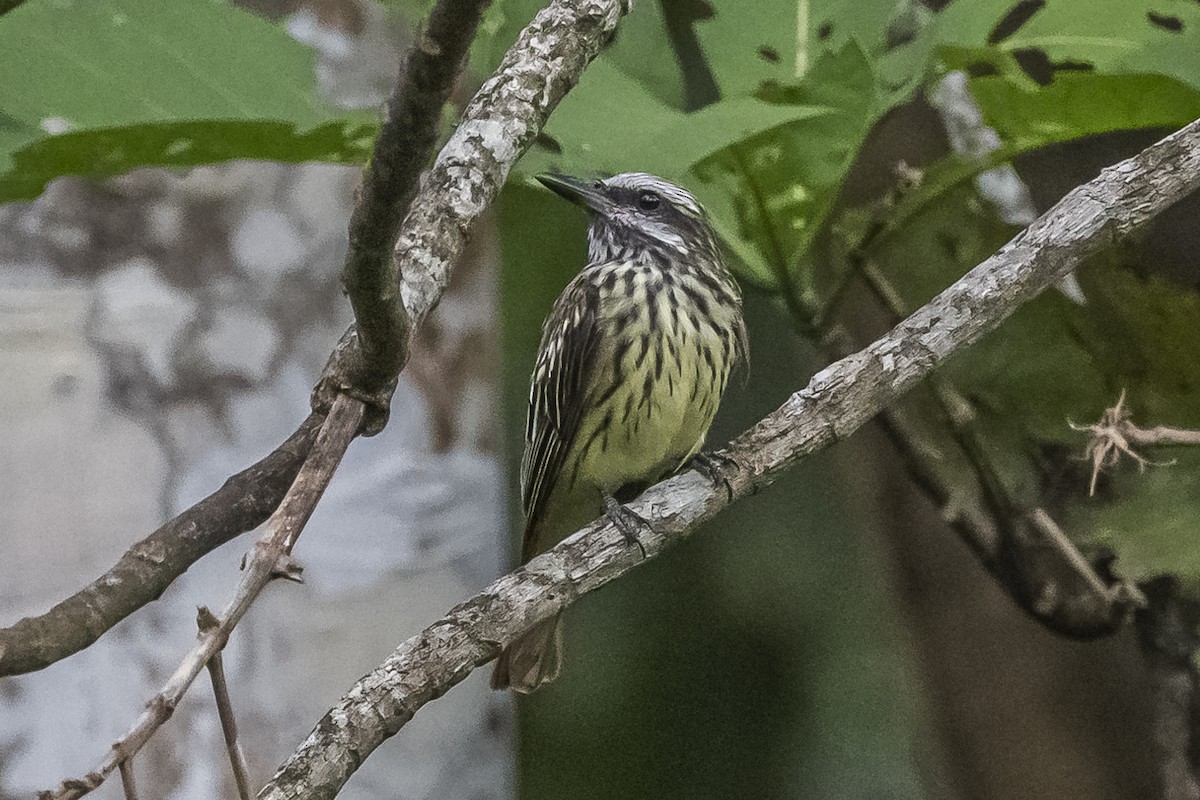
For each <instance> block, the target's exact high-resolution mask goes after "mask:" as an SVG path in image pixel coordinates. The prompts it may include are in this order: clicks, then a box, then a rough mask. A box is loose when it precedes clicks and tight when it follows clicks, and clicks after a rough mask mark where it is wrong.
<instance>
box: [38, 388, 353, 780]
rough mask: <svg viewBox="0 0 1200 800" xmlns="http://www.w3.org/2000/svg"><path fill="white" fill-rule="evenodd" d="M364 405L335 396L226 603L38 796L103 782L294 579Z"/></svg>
mask: <svg viewBox="0 0 1200 800" xmlns="http://www.w3.org/2000/svg"><path fill="white" fill-rule="evenodd" d="M363 411H364V406H363V404H362V403H361V402H360V401H358V400H355V399H353V398H350V397H347V396H345V395H342V396H340V397H339V398H338V399H337V401H336V402H335V403H334V405H333V408H332V409H330V412H329V416H328V417H326V419H325V424H324V425H322V426H321V432H320V433H319V434H318V435H317V441H316V442H315V443H314V444H313V448H312V452H311V453H310V454H309V457H308V460H307V461H306V462H305V463H304V466H303V467H302V468H301V469H300V474H298V475H297V476H296V480H295V482H294V483H293V484H292V486H291V488H290V489H288V493H287V496H286V497H284V499H283V502H282V503H280V505H279V508H278V509H277V510H276V512H275V513H274V514H272V515H271V518H270V519H269V520H267V524H266V529H265V530H264V531H263V534H262V536H260V537H259V538H258V541H256V542H255V543H254V547H253V548H252V550H251V552H250V554H249V557H248V558H247V559H246V560H245V563H244V573H243V575H242V579H241V581H240V582H239V583H238V586H237V589H236V590H235V591H234V594H233V597H232V598H231V599H230V600H229V602H228V603H227V604H226V605H225V608H224V609H223V610H222V612H221V615H220V617H219V618H218V621H217V623H216V624H215V625H211V626H210V627H208V628H206V629H205V630H204V631H203V632H201V634H200V636H199V641H198V642H197V643H196V645H195V646H194V647H193V648H192V649H191V650H190V651H189V652H188V654H187V655H186V656H185V657H184V659H183V661H182V663H180V665H179V667H178V668H176V670H175V673H174V674H173V675H171V677H170V678H169V679H168V680H167V682H166V684H164V685H163V687H162V689H160V690H159V691H158V693H157V694H156V695H154V697H152V698H151V699H150V700H149V702H147V703H146V710H145V711H143V712H142V714H141V715H140V716H139V717H138V718H137V720H136V721H135V722H134V724H133V727H131V728H130V729H129V731H128V733H126V734H125V735H124V736H122V737H121V738H120V739H118V740H117V741H116V742H115V743H114V744H113V746H112V748H111V750H110V751H109V754H108V755H107V756H106V757H105V758H104V760H103V761H101V762H100V765H99V766H98V767H96V769H95V770H93V771H92V772H90V773H88V774H87V775H86V776H85V777H84V778H82V779H79V780H66V781H64V782H63V783H62V785H61V786H60V787H59V788H58V789H57V790H55V791H47V792H42V793H40V794H39V797H40V798H43V800H72V799H73V798H78V797H82V796H83V795H85V794H87V793H88V792H90V791H92V790H93V789H95V788H96V787H97V786H99V785H100V784H101V783H103V782H104V780H105V778H107V777H108V776H109V775H110V774H111V773H112V771H113V770H114V769H116V768H117V767H118V766H120V764H121V762H122V761H126V760H128V759H130V758H133V756H134V755H136V754H137V752H138V751H139V750H141V749H142V747H143V745H145V744H146V742H147V741H149V739H150V737H151V736H152V735H153V734H154V732H155V731H157V730H158V729H159V728H160V727H161V726H162V724H163V723H164V722H166V721H167V720H168V719H170V717H171V715H172V714H173V713H174V712H175V707H176V705H178V704H179V701H180V699H181V698H182V697H183V695H184V694H185V693H186V692H187V690H188V687H190V686H191V685H192V681H193V680H195V678H196V676H197V675H198V674H199V673H200V670H202V669H204V665H205V664H207V663H208V661H209V659H211V658H212V657H213V656H214V655H215V654H216V653H218V652H220V650H221V648H223V647H224V646H225V643H226V642H227V641H229V634H230V633H231V632H232V631H233V629H234V626H236V625H237V624H238V622H240V621H241V619H242V617H243V616H244V615H245V614H246V612H247V611H248V610H249V609H250V605H251V604H252V603H253V602H254V600H255V599H256V598H257V597H258V595H259V593H260V592H261V591H262V590H263V589H264V588H265V587H266V585H267V584H268V583H270V582H271V580H272V579H273V578H277V577H281V578H288V579H291V580H297V579H298V578H299V575H300V571H301V568H300V566H299V564H297V563H296V562H295V561H294V560H293V559H292V556H291V552H292V546H293V545H294V544H295V542H296V539H297V538H298V537H299V536H300V533H301V531H303V530H304V525H305V524H306V523H307V522H308V518H309V517H310V516H311V515H312V512H313V509H314V508H316V505H317V501H319V500H320V499H321V495H322V494H323V493H324V492H325V487H326V486H328V485H329V481H330V479H331V478H332V477H333V472H334V470H335V469H337V466H338V464H339V463H340V462H341V460H342V454H343V453H345V452H346V448H347V447H348V446H349V445H350V442H351V441H353V439H354V437H355V435H356V434H357V433H358V430H359V426H360V424H361V423H362V417H363Z"/></svg>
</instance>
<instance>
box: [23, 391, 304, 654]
mask: <svg viewBox="0 0 1200 800" xmlns="http://www.w3.org/2000/svg"><path fill="white" fill-rule="evenodd" d="M324 419H325V418H324V417H323V416H321V415H320V414H311V415H309V417H308V419H306V420H305V421H304V422H303V423H302V424H301V425H300V427H299V428H298V429H297V430H296V432H295V433H294V434H292V435H291V437H290V438H288V440H287V441H285V442H284V443H283V444H282V445H280V446H279V447H278V448H276V450H275V451H274V452H272V453H271V454H270V455H268V456H267V457H266V458H264V459H263V460H262V461H259V462H258V463H257V464H254V465H253V466H251V467H248V468H247V469H245V470H243V471H241V472H239V473H238V474H236V475H234V476H233V477H231V478H229V480H227V481H225V483H224V485H222V486H221V488H220V489H218V490H217V491H215V492H213V493H212V494H210V495H209V496H208V497H206V498H204V499H203V500H201V501H200V502H199V503H196V505H194V506H192V507H191V508H189V509H188V510H186V511H184V512H183V513H182V514H180V515H179V516H177V517H175V519H173V520H171V521H170V522H168V523H166V524H165V525H163V526H162V527H161V528H159V529H158V530H156V531H154V532H153V533H151V534H150V535H149V536H147V537H146V538H145V539H142V540H141V541H140V542H137V543H136V544H134V545H133V546H132V547H130V548H129V550H128V551H126V553H125V555H123V556H121V559H120V560H119V561H118V562H117V563H116V564H114V565H113V566H112V568H111V569H109V570H108V571H107V572H105V573H104V574H103V575H101V576H100V577H99V578H97V579H96V580H94V581H92V582H91V583H89V584H88V585H87V586H85V587H84V588H82V589H80V590H79V591H78V592H76V593H75V594H73V595H71V596H70V597H68V598H67V599H65V600H63V601H62V602H61V603H59V604H57V605H56V606H54V607H53V608H51V609H50V610H49V611H47V612H46V613H44V614H41V615H39V616H36V617H26V618H24V619H21V620H18V621H17V622H16V623H14V624H13V625H11V626H9V627H7V628H3V629H0V677H3V676H5V675H19V674H21V673H24V672H32V671H34V670H39V669H42V668H43V667H47V666H49V665H50V664H53V663H54V662H55V661H58V660H60V659H63V658H66V657H67V656H69V655H71V654H73V653H77V652H79V651H80V650H83V649H84V648H85V647H88V646H89V645H91V644H92V642H94V641H96V640H97V639H99V638H100V637H101V636H102V635H103V634H104V633H105V632H106V631H108V630H109V629H110V628H111V627H113V626H114V625H116V624H117V623H118V622H120V621H121V620H123V619H125V617H127V616H129V615H130V614H132V613H133V612H134V611H137V610H138V609H139V608H141V607H142V606H144V605H145V604H146V603H149V602H151V601H153V600H156V599H158V597H159V596H160V595H161V594H162V593H163V592H164V591H166V588H167V587H168V586H170V585H171V583H172V582H173V581H174V580H175V579H176V578H178V577H179V576H180V575H182V574H183V573H184V572H186V571H187V569H188V567H190V566H191V565H192V564H194V563H195V562H196V561H198V560H199V559H200V558H201V557H203V556H204V555H206V554H207V553H209V552H211V551H212V550H215V549H216V548H217V547H220V546H221V545H223V544H225V542H228V541H229V540H230V539H232V538H234V537H235V536H240V535H241V534H243V533H245V532H246V531H250V530H254V529H255V528H257V527H258V526H259V525H261V524H262V523H263V521H264V520H266V519H267V517H269V516H270V515H271V512H272V511H274V510H275V507H276V506H278V505H279V502H280V501H281V500H282V499H283V496H284V494H285V493H286V492H287V489H288V487H289V486H291V485H292V481H293V480H295V478H296V473H297V472H299V471H300V466H301V465H302V464H303V463H304V459H305V458H307V457H308V452H309V450H310V449H311V448H312V444H313V442H314V441H315V440H316V437H317V431H318V430H320V428H321V423H322V422H323V421H324Z"/></svg>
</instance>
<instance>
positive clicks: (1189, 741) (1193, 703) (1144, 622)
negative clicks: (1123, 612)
mask: <svg viewBox="0 0 1200 800" xmlns="http://www.w3.org/2000/svg"><path fill="white" fill-rule="evenodd" d="M1142 589H1143V590H1144V591H1145V593H1146V597H1147V598H1148V599H1149V605H1148V606H1147V608H1145V609H1144V610H1142V611H1139V612H1138V614H1137V617H1136V622H1137V632H1138V642H1139V644H1140V645H1141V650H1142V656H1143V657H1144V658H1145V659H1146V669H1147V670H1148V672H1149V674H1150V688H1151V692H1152V703H1153V708H1152V711H1153V713H1154V727H1153V737H1154V747H1155V749H1156V750H1157V753H1158V756H1159V764H1160V765H1161V769H1162V773H1161V777H1162V784H1163V785H1162V790H1161V793H1160V795H1159V796H1160V797H1163V798H1165V800H1188V799H1189V798H1194V797H1200V671H1197V669H1196V652H1197V649H1200V636H1198V635H1197V624H1198V623H1200V604H1198V603H1197V602H1196V601H1195V600H1193V599H1191V598H1188V597H1187V596H1186V595H1185V594H1184V592H1183V591H1182V589H1181V587H1180V586H1179V581H1178V580H1176V579H1175V578H1173V577H1171V576H1166V575H1164V576H1162V577H1158V578H1154V579H1152V580H1149V581H1145V582H1144V583H1143V584H1142Z"/></svg>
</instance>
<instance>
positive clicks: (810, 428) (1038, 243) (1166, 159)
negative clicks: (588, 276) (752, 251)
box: [259, 121, 1200, 800]
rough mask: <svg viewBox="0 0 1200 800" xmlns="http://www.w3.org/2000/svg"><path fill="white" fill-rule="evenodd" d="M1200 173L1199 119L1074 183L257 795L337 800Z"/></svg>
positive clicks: (447, 641)
mask: <svg viewBox="0 0 1200 800" xmlns="http://www.w3.org/2000/svg"><path fill="white" fill-rule="evenodd" d="M1198 185H1200V121H1197V122H1194V123H1192V124H1190V125H1188V126H1187V127H1186V128H1184V129H1182V130H1180V131H1178V132H1176V133H1174V134H1172V135H1171V136H1169V137H1167V138H1166V139H1164V140H1162V141H1161V142H1158V143H1157V144H1155V145H1153V146H1151V147H1149V148H1147V149H1146V150H1145V151H1143V152H1142V153H1140V154H1139V155H1137V156H1135V157H1134V158H1131V159H1129V160H1127V161H1124V162H1122V163H1120V164H1118V165H1116V166H1114V167H1110V168H1108V169H1106V170H1104V171H1103V172H1102V173H1101V174H1100V176H1099V177H1097V178H1096V179H1095V180H1093V181H1091V182H1089V183H1087V184H1085V185H1083V186H1081V187H1079V188H1077V189H1076V190H1074V191H1072V192H1071V193H1070V194H1068V195H1067V196H1066V197H1065V198H1063V199H1062V201H1060V202H1059V203H1058V204H1057V205H1056V206H1055V207H1054V208H1052V209H1051V210H1050V211H1049V212H1047V213H1046V214H1045V215H1043V216H1042V217H1041V218H1039V219H1038V220H1037V221H1036V222H1034V223H1033V224H1032V225H1031V226H1030V227H1029V228H1027V229H1026V230H1025V231H1023V232H1022V233H1021V234H1019V235H1018V236H1017V237H1016V238H1015V239H1013V240H1012V241H1011V242H1009V243H1008V244H1007V245H1005V246H1004V247H1003V248H1002V249H1001V250H1000V251H999V252H998V253H996V254H995V255H993V256H992V257H991V258H989V259H988V260H987V261H985V262H983V263H982V264H980V265H979V266H977V267H975V268H974V269H973V270H971V271H970V272H969V273H967V274H966V275H965V276H964V277H963V278H962V279H960V280H959V281H957V282H956V283H955V284H954V285H953V286H951V287H949V288H948V289H946V290H945V291H943V292H942V293H941V294H939V295H938V296H937V297H935V298H934V299H933V300H931V301H930V302H929V303H928V304H927V305H926V306H924V307H923V308H921V309H920V310H918V311H917V312H916V313H914V314H913V315H912V316H910V317H909V318H908V319H906V320H905V321H904V322H902V323H901V324H900V325H898V326H896V327H895V328H894V329H893V330H892V331H890V332H889V333H888V334H886V335H885V336H883V337H882V338H880V339H879V340H877V341H876V342H874V343H873V344H872V345H870V346H869V347H867V348H866V349H864V350H862V351H860V352H858V353H855V354H854V355H852V356H849V357H847V358H844V359H842V360H840V361H838V362H837V363H835V364H832V365H831V366H829V367H827V368H826V369H824V370H822V371H821V372H819V373H818V374H817V375H815V376H814V377H813V379H812V380H811V381H810V382H809V385H808V386H807V387H806V388H805V389H803V390H801V391H799V392H797V393H795V394H794V395H792V396H791V397H790V398H789V399H788V401H787V402H786V403H784V404H783V406H782V407H780V408H779V409H778V410H777V411H775V412H774V413H773V414H771V415H769V416H768V417H766V418H765V419H763V420H762V421H760V422H759V423H758V424H757V425H755V426H754V427H753V428H751V429H750V430H749V431H747V432H746V433H745V434H743V435H742V436H741V437H739V438H738V439H737V440H735V441H734V442H733V443H732V444H731V445H730V447H729V450H728V451H727V455H728V456H731V457H732V458H733V459H734V462H735V464H736V466H735V467H730V468H728V469H727V470H726V471H725V477H726V478H727V479H728V482H727V484H725V485H723V486H721V487H717V486H715V485H714V484H713V482H712V481H710V480H708V479H707V478H704V477H702V476H700V475H699V474H698V473H696V472H692V471H689V472H685V473H684V474H682V475H679V476H677V477H675V478H671V479H670V480H667V481H664V482H663V483H660V484H658V485H657V486H655V487H653V488H651V489H650V490H649V491H648V492H646V493H645V494H644V495H642V497H641V498H639V499H638V500H636V501H635V502H633V503H631V504H630V509H631V510H632V511H633V512H634V513H636V514H638V515H639V516H641V517H643V518H644V519H646V520H648V521H649V522H650V527H649V529H648V530H647V531H646V532H644V533H643V534H642V535H641V536H640V537H639V542H638V543H637V544H630V543H629V542H628V541H627V540H626V539H625V538H624V536H623V534H622V533H620V532H619V531H618V530H616V528H615V527H614V526H613V525H612V524H611V523H609V522H607V521H602V520H598V521H596V522H593V523H592V524H591V525H589V526H588V527H587V528H585V529H583V530H582V531H580V532H579V533H576V534H575V535H573V536H571V537H569V538H568V539H567V540H565V541H564V542H562V543H561V544H559V545H558V546H557V547H555V548H553V549H552V550H550V551H548V552H546V553H543V554H542V555H540V556H538V557H536V558H534V559H533V560H531V561H530V562H529V563H528V564H526V565H525V566H524V567H521V568H520V569H518V570H516V571H515V572H512V573H510V574H508V575H505V576H504V577H502V578H500V579H499V580H497V581H496V582H494V583H493V584H492V585H491V586H489V587H488V588H487V589H485V590H484V591H483V592H482V593H481V594H479V595H476V596H475V597H473V598H471V599H470V600H468V601H467V602H465V603H463V604H462V605H460V606H458V607H456V608H454V609H452V610H451V611H450V613H449V614H448V615H446V616H445V617H443V618H442V619H440V620H438V621H436V622H434V623H433V624H432V625H430V626H429V627H428V628H426V629H425V630H424V631H422V632H421V633H420V634H418V635H417V636H414V637H413V638H411V639H409V640H408V641H406V642H404V643H402V644H401V645H400V646H399V647H398V648H397V649H396V650H395V651H394V652H393V653H392V655H391V656H389V657H388V658H387V660H385V661H384V662H383V664H381V665H380V666H378V667H376V668H375V669H374V670H372V671H371V672H370V673H369V674H367V675H366V676H365V677H364V678H362V679H361V680H360V681H358V683H356V684H355V685H354V686H353V687H352V688H351V689H350V691H349V692H348V693H347V694H346V695H345V696H344V697H343V698H342V699H341V700H340V701H339V702H338V704H337V705H335V706H334V707H333V708H332V709H330V711H329V712H328V713H327V714H326V715H325V716H324V717H323V718H322V719H321V721H320V722H319V723H318V724H317V726H316V728H315V729H314V730H313V732H312V733H310V734H309V736H308V738H307V739H306V740H305V741H304V743H303V744H301V745H300V748H299V749H298V750H297V751H296V752H295V753H294V754H293V755H292V757H291V758H290V759H288V761H287V763H285V764H284V765H283V766H282V767H281V768H280V770H279V771H278V772H277V773H276V774H275V777H274V778H273V779H272V781H271V782H270V783H269V784H267V786H266V787H264V788H263V790H262V791H261V792H260V793H259V798H261V800H282V799H283V798H301V797H304V798H325V799H328V798H332V797H333V796H335V795H336V794H337V792H338V790H339V789H340V788H341V786H342V785H343V784H344V783H345V782H346V780H347V779H348V778H349V777H350V775H351V774H353V772H354V771H355V770H356V769H357V768H358V766H359V765H360V764H361V763H362V761H363V759H365V758H366V757H367V756H368V755H370V753H371V752H372V751H373V750H374V749H375V748H376V747H378V746H379V745H380V744H381V743H382V742H383V741H384V740H385V739H387V738H389V737H391V736H394V735H395V734H396V733H397V732H398V731H399V730H400V729H401V728H402V727H403V726H404V725H405V724H406V723H407V722H408V721H409V720H410V719H411V718H412V717H413V715H414V714H415V713H416V712H417V710H418V709H420V708H421V706H423V705H424V704H425V703H427V702H429V701H430V700H433V699H435V698H438V697H440V696H442V695H443V694H445V693H446V692H447V691H449V690H450V688H451V687H452V686H454V685H455V684H457V683H459V682H460V681H462V680H463V679H464V678H466V676H467V675H469V674H470V673H471V671H472V670H474V669H475V667H477V666H479V665H481V664H484V663H486V662H488V661H490V660H491V659H493V658H495V656H496V654H497V653H498V652H499V651H500V648H501V647H503V646H504V645H507V644H509V643H510V642H512V641H513V640H514V639H515V638H516V637H517V636H519V635H520V634H521V633H523V632H524V631H526V630H528V629H529V628H530V627H531V626H532V625H534V624H536V623H538V622H540V621H542V620H545V619H548V618H550V617H551V616H552V615H554V614H557V613H558V612H560V611H561V610H563V609H564V608H566V607H567V606H569V605H571V604H572V603H573V602H574V601H575V600H577V599H578V598H579V597H580V596H582V595H583V594H585V593H587V592H590V591H592V590H594V589H597V588H599V587H600V586H603V585H604V584H606V583H608V582H609V581H611V580H613V579H614V578H616V577H618V576H620V575H622V574H624V573H626V572H628V571H629V570H630V569H632V568H633V567H635V566H637V565H638V564H640V563H642V561H643V558H641V557H640V553H641V552H644V553H645V554H646V556H645V557H647V558H650V557H654V556H656V555H658V554H660V553H662V552H663V551H664V550H666V549H667V548H668V547H669V546H671V545H672V544H676V543H678V542H680V541H682V540H683V539H685V538H686V537H687V536H688V535H689V534H690V533H691V532H692V531H693V530H695V529H696V528H697V527H698V526H699V525H700V524H701V523H702V522H704V521H706V520H708V519H710V518H712V517H713V516H714V515H716V514H717V512H719V511H720V510H722V509H723V508H725V506H727V505H728V504H729V503H730V502H732V501H733V500H734V499H735V498H741V497H745V496H746V495H748V494H752V493H754V492H757V491H759V490H760V489H762V488H764V487H766V486H768V485H770V483H771V482H772V481H773V480H774V479H775V477H776V476H777V475H778V474H779V472H781V471H782V470H784V469H786V468H787V467H789V466H790V465H792V464H794V463H795V462H796V461H797V460H798V459H799V458H801V457H802V456H804V455H806V454H809V453H812V452H815V451H817V450H821V449H823V448H825V447H828V446H830V445H831V444H834V443H835V442H837V441H840V440H841V439H844V438H846V437H847V436H849V435H851V434H852V433H854V431H856V430H857V429H858V428H859V427H861V426H862V425H863V424H864V423H866V422H867V421H868V420H869V419H871V418H872V417H873V416H874V415H875V414H877V413H878V412H879V410H880V409H882V408H884V407H885V406H886V405H888V404H889V403H891V402H892V401H893V400H895V399H897V398H898V397H899V396H900V395H902V394H903V393H904V392H906V391H907V390H909V389H910V388H912V387H913V386H914V385H916V384H917V383H918V382H920V381H921V380H923V379H925V378H926V377H928V376H929V375H930V374H931V373H932V372H933V370H934V369H936V368H937V367H939V366H940V365H941V364H942V363H943V362H945V361H946V360H947V359H948V358H950V357H951V356H952V355H954V354H956V353H958V352H960V351H961V350H963V349H964V348H966V347H969V346H970V345H972V344H974V343H975V342H977V341H978V340H979V339H980V338H982V337H983V335H984V334H986V333H987V332H989V331H991V330H993V329H995V328H996V327H998V326H999V325H1000V323H1002V322H1003V321H1004V320H1005V319H1007V317H1008V316H1009V315H1010V314H1012V313H1013V311H1015V310H1016V309H1017V308H1018V307H1019V306H1020V305H1022V304H1023V303H1025V302H1026V301H1028V300H1030V299H1032V298H1033V297H1034V296H1036V295H1037V294H1038V293H1039V292H1041V291H1042V290H1043V289H1045V288H1046V287H1047V286H1048V285H1049V284H1050V283H1052V282H1053V281H1054V280H1055V279H1057V278H1058V277H1060V276H1062V275H1064V274H1066V273H1067V272H1068V271H1070V270H1071V269H1074V268H1075V267H1076V266H1077V265H1078V264H1079V263H1080V262H1081V261H1083V260H1084V259H1085V258H1087V257H1088V256H1090V255H1092V254H1094V253H1096V252H1097V251H1099V250H1101V249H1102V248H1104V247H1106V246H1108V245H1111V244H1112V243H1113V242H1114V241H1116V240H1117V239H1118V238H1120V237H1123V236H1126V235H1128V234H1129V233H1131V232H1132V231H1134V230H1136V229H1137V228H1138V227H1140V226H1142V225H1144V224H1145V223H1146V222H1148V221H1149V220H1150V219H1151V218H1153V217H1154V216H1155V215H1157V214H1158V213H1159V212H1161V211H1162V210H1163V209H1165V208H1167V207H1168V206H1170V205H1171V204H1173V203H1174V202H1176V201H1177V200H1179V199H1180V198H1181V197H1183V196H1184V195H1186V194H1188V193H1189V192H1191V191H1192V190H1194V189H1195V188H1196V187H1197V186H1198Z"/></svg>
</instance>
